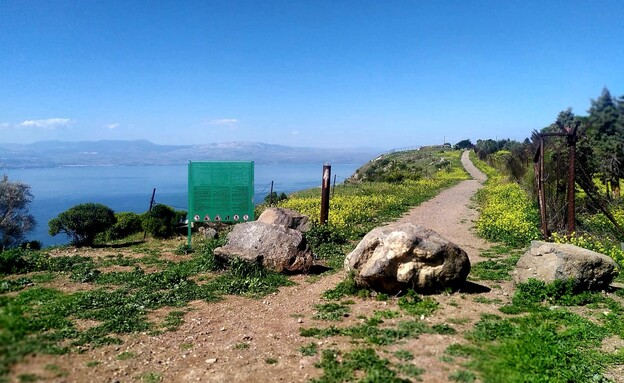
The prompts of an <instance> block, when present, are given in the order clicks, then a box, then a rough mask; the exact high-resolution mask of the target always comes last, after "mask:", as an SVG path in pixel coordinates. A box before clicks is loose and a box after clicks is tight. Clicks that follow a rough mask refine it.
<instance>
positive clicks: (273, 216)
mask: <svg viewBox="0 0 624 383" xmlns="http://www.w3.org/2000/svg"><path fill="white" fill-rule="evenodd" d="M257 222H264V223H270V224H272V225H280V226H285V227H287V228H289V229H294V230H299V231H302V232H306V231H308V230H309V228H310V222H309V219H308V216H307V215H303V214H301V213H299V212H296V211H294V210H290V209H286V208H283V207H271V208H268V209H266V210H265V211H264V212H262V214H260V217H258V219H257Z"/></svg>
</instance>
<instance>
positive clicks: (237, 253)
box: [214, 221, 313, 273]
mask: <svg viewBox="0 0 624 383" xmlns="http://www.w3.org/2000/svg"><path fill="white" fill-rule="evenodd" d="M214 253H215V255H217V256H221V257H224V258H235V257H236V258H242V259H245V260H247V261H250V262H258V263H260V264H262V265H263V266H264V267H266V268H267V269H270V270H274V271H277V272H288V273H306V272H308V271H309V269H310V267H311V266H312V261H313V256H312V251H311V250H310V249H309V247H308V245H307V243H306V241H305V238H304V237H303V234H302V233H301V232H300V231H297V230H293V229H289V228H286V227H284V226H279V225H271V224H268V223H264V222H258V221H255V222H246V223H239V224H238V225H236V226H234V229H232V231H231V232H230V233H229V234H228V237H227V243H226V245H225V246H222V247H218V248H216V249H215V250H214Z"/></svg>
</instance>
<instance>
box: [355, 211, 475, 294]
mask: <svg viewBox="0 0 624 383" xmlns="http://www.w3.org/2000/svg"><path fill="white" fill-rule="evenodd" d="M344 264H345V269H346V270H347V271H348V272H353V273H354V277H355V281H356V283H358V284H359V285H363V286H368V287H370V288H372V289H374V290H376V291H379V292H386V293H390V294H395V293H398V292H400V291H405V290H406V289H414V290H416V291H420V292H424V293H427V292H435V291H441V290H444V289H446V288H451V289H456V288H459V287H460V286H461V285H462V284H464V283H465V282H466V277H467V276H468V273H469V272H470V261H469V260H468V255H467V254H466V252H465V251H463V250H462V249H460V248H459V247H458V246H457V245H455V244H453V243H451V242H449V241H447V240H446V239H444V238H442V237H440V235H439V234H438V233H436V232H434V231H432V230H427V229H425V228H423V227H421V226H417V225H414V224H411V223H406V224H401V225H396V226H384V227H379V228H376V229H374V230H372V231H370V232H369V233H368V234H366V236H364V238H363V239H362V241H361V242H360V243H359V244H358V246H357V247H356V248H355V249H354V250H353V251H352V252H351V253H349V255H347V258H346V259H345V263H344Z"/></svg>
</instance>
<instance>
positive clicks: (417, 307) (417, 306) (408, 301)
mask: <svg viewBox="0 0 624 383" xmlns="http://www.w3.org/2000/svg"><path fill="white" fill-rule="evenodd" d="M398 305H399V307H400V308H401V309H402V310H404V311H405V312H407V313H408V314H411V315H417V316H421V315H425V316H429V315H431V314H433V313H434V312H435V311H436V310H437V309H438V307H439V306H440V305H439V303H438V302H436V301H435V299H433V298H431V297H425V298H421V297H419V296H418V293H416V292H415V291H414V290H409V291H408V292H407V294H405V295H403V296H402V297H400V298H399V301H398Z"/></svg>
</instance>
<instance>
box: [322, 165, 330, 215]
mask: <svg viewBox="0 0 624 383" xmlns="http://www.w3.org/2000/svg"><path fill="white" fill-rule="evenodd" d="M330 182H331V165H329V164H325V165H323V180H322V183H321V217H320V218H321V220H320V221H321V225H325V224H327V221H328V220H329V191H330Z"/></svg>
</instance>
